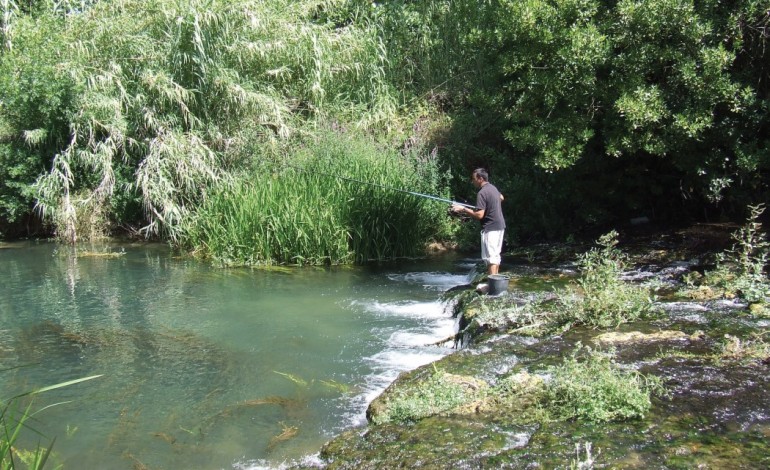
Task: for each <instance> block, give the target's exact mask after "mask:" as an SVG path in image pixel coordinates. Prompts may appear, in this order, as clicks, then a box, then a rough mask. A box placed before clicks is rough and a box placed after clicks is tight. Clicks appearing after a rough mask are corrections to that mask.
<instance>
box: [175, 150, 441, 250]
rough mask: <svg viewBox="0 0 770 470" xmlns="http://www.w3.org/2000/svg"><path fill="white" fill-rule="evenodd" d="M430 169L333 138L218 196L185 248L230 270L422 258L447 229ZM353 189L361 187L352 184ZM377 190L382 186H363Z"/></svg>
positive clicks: (205, 210) (190, 230)
mask: <svg viewBox="0 0 770 470" xmlns="http://www.w3.org/2000/svg"><path fill="white" fill-rule="evenodd" d="M428 169H430V168H429V165H422V166H420V167H418V166H417V165H414V164H411V163H410V162H409V161H408V159H406V158H405V157H403V156H401V155H399V154H394V153H392V152H384V151H380V150H379V149H377V148H376V147H375V146H374V144H371V143H362V142H352V141H350V140H348V139H342V138H335V137H332V138H327V139H322V140H321V141H319V142H317V143H316V144H315V147H312V148H310V147H306V148H305V149H304V150H303V151H301V152H299V153H298V154H295V155H294V157H293V160H292V161H290V162H285V163H282V164H273V165H270V166H263V167H262V168H261V169H260V170H259V171H256V172H254V173H252V174H249V175H248V176H246V177H243V178H240V179H238V180H237V181H235V182H233V183H229V184H226V185H222V186H221V188H220V189H218V190H215V191H214V192H212V193H211V194H210V195H209V197H208V198H207V200H206V201H205V202H204V204H203V205H202V207H201V208H200V209H199V210H198V211H197V214H196V216H195V217H194V218H193V219H192V221H191V223H190V224H189V226H188V229H187V237H186V240H185V244H186V245H187V246H188V247H190V248H191V249H192V250H193V251H195V252H197V253H198V254H201V255H203V256H210V257H213V258H215V259H217V260H219V261H220V262H222V263H224V264H229V265H237V264H243V265H263V264H296V265H319V264H330V265H337V264H351V263H363V262H367V261H371V260H385V259H393V258H398V257H409V256H417V255H421V254H422V253H423V252H424V248H425V246H426V244H427V243H428V242H429V241H431V240H433V239H435V238H436V237H440V236H442V231H445V230H446V228H447V223H446V222H445V221H443V219H444V218H445V214H444V208H443V207H442V206H441V205H440V204H438V203H436V202H434V201H431V200H428V199H423V198H419V197H415V196H413V195H409V194H405V193H403V192H400V191H394V190H390V189H386V188H397V189H406V190H410V191H431V192H436V191H438V188H436V187H435V185H433V182H434V181H435V179H434V178H432V177H429V176H424V174H426V170H428ZM354 180H357V181H354ZM358 181H360V182H367V183H373V184H376V185H379V186H373V185H369V184H363V183H360V182H358Z"/></svg>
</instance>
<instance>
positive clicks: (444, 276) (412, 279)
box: [388, 271, 473, 291]
mask: <svg viewBox="0 0 770 470" xmlns="http://www.w3.org/2000/svg"><path fill="white" fill-rule="evenodd" d="M388 279H390V280H391V281H397V282H406V283H409V284H418V285H421V286H422V287H424V288H425V289H428V290H435V291H444V290H447V289H449V288H451V287H454V286H458V285H462V284H467V283H469V282H471V280H472V279H473V271H471V272H470V273H468V274H452V273H442V272H427V273H406V274H389V275H388Z"/></svg>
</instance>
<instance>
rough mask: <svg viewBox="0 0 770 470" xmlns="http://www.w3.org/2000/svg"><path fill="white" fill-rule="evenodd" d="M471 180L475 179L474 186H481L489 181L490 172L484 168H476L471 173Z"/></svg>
mask: <svg viewBox="0 0 770 470" xmlns="http://www.w3.org/2000/svg"><path fill="white" fill-rule="evenodd" d="M471 181H473V185H474V186H476V187H477V188H480V187H482V186H484V184H485V183H488V182H489V173H487V170H485V169H484V168H476V169H475V170H473V174H472V175H471Z"/></svg>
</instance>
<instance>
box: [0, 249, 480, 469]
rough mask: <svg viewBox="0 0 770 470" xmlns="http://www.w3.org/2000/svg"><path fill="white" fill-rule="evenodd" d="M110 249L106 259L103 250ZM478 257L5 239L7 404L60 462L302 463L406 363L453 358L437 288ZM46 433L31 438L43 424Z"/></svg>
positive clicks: (3, 393)
mask: <svg viewBox="0 0 770 470" xmlns="http://www.w3.org/2000/svg"><path fill="white" fill-rule="evenodd" d="M110 254H111V255H110ZM473 267H474V263H473V260H463V259H459V258H456V257H451V256H444V257H439V258H434V259H430V260H418V261H408V262H400V263H398V264H389V265H386V266H379V267H355V268H302V269H298V268H280V269H273V270H253V269H224V268H218V267H213V266H211V265H209V264H207V263H202V262H198V261H194V260H190V259H185V258H180V257H175V256H173V254H172V253H171V252H170V251H169V250H168V248H167V247H165V246H163V245H151V244H135V245H132V244H130V243H122V244H121V243H113V244H110V245H99V246H88V247H79V248H77V249H74V248H69V247H65V246H62V245H58V244H55V243H51V242H20V243H6V244H2V245H0V280H2V282H0V397H2V398H3V399H7V398H9V397H11V396H14V395H15V394H18V393H21V392H25V391H29V390H33V389H36V388H40V387H44V386H48V385H52V384H56V383H60V382H64V381H68V380H73V379H77V378H80V377H86V376H91V375H96V374H102V377H100V378H98V379H95V380H91V381H88V382H84V383H79V384H76V385H72V386H69V387H65V388H62V389H58V390H54V391H51V392H47V393H44V394H41V395H39V396H37V397H36V398H35V400H34V403H33V409H35V410H37V409H42V408H43V407H45V406H48V405H51V404H55V403H56V404H57V405H56V406H53V407H51V408H48V409H45V410H43V411H42V412H40V413H39V414H38V415H36V417H35V420H34V421H33V422H31V423H30V427H31V428H33V429H34V431H35V432H33V431H31V430H28V432H26V433H25V438H24V439H22V441H21V442H20V443H19V446H18V447H20V448H34V447H35V446H36V445H37V443H38V441H40V442H41V443H42V444H44V445H46V444H47V443H48V442H49V441H50V439H51V438H54V437H55V438H56V442H55V445H54V454H53V456H52V462H53V463H54V464H58V463H61V464H63V465H64V467H63V468H64V469H73V468H74V469H91V468H93V469H97V468H98V469H130V468H139V469H142V468H150V469H181V468H195V469H220V468H225V469H228V468H243V469H254V468H265V467H267V468H273V467H277V466H280V465H283V464H285V463H292V462H294V463H297V462H302V461H304V462H312V461H313V460H314V459H316V458H317V457H316V455H317V452H318V450H319V449H320V447H321V445H322V444H323V443H324V442H326V441H327V440H329V439H330V438H331V437H332V436H334V435H335V434H336V433H339V432H340V431H342V430H344V429H345V428H348V427H350V426H354V425H358V424H361V423H363V422H365V410H366V406H367V404H368V403H369V402H370V401H371V399H373V398H374V397H375V396H376V395H377V394H378V393H380V392H381V391H382V390H383V389H384V388H385V387H386V386H387V385H388V384H389V383H390V382H391V381H392V380H393V379H394V378H395V377H396V376H397V375H398V373H399V372H401V371H404V370H408V369H413V368H415V367H417V366H419V365H422V364H426V363H428V362H430V361H433V360H435V359H437V358H440V357H442V356H445V355H447V354H449V353H451V352H453V350H452V349H450V348H449V347H437V346H426V345H428V344H430V343H433V342H435V341H437V340H439V339H442V338H445V337H447V336H449V335H451V334H452V333H453V332H454V331H455V324H454V320H453V319H452V318H451V316H450V314H449V313H447V312H445V306H444V305H443V304H442V303H441V301H440V300H439V298H440V295H441V292H443V291H444V290H446V289H447V288H449V287H452V286H454V285H458V284H463V283H466V282H468V277H469V275H470V274H471V272H472V271H473ZM36 432H37V433H40V434H41V435H42V437H41V436H40V435H38V434H37V433H36Z"/></svg>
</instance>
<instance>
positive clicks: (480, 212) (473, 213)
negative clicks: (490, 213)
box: [452, 205, 486, 220]
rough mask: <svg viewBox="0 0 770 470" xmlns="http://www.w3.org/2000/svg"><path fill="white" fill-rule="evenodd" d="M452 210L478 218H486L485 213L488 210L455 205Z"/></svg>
mask: <svg viewBox="0 0 770 470" xmlns="http://www.w3.org/2000/svg"><path fill="white" fill-rule="evenodd" d="M452 212H454V213H455V214H457V215H467V216H469V217H472V218H474V219H476V220H481V219H483V218H484V213H485V212H486V210H485V209H476V210H473V209H471V208H469V207H464V206H458V205H454V206H452Z"/></svg>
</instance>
